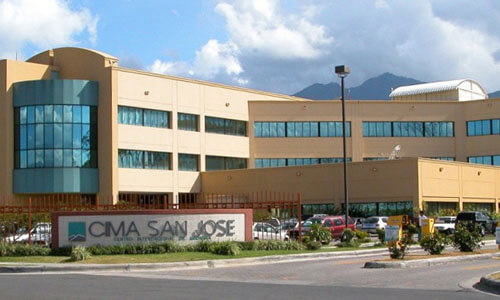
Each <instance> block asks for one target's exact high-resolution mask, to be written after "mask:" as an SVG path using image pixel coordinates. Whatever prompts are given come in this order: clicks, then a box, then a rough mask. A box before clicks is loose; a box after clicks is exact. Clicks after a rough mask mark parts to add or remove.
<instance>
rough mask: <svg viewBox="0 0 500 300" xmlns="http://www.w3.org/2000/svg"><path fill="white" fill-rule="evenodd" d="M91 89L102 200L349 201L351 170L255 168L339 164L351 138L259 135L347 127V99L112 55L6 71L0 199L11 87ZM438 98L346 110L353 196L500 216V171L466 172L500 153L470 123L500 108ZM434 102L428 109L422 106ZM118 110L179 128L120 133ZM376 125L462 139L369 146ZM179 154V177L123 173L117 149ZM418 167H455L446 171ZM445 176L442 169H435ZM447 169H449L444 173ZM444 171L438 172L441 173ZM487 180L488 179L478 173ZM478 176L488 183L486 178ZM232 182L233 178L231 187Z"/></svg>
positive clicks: (9, 145)
mask: <svg viewBox="0 0 500 300" xmlns="http://www.w3.org/2000/svg"><path fill="white" fill-rule="evenodd" d="M51 71H58V72H59V76H60V78H61V79H85V80H92V81H96V82H98V84H99V92H98V97H99V99H98V100H99V105H98V120H97V121H98V131H97V133H98V150H97V151H98V169H99V192H98V193H97V195H98V196H100V197H101V199H107V200H108V201H109V202H111V201H113V202H116V201H117V200H118V195H119V194H120V193H135V194H168V195H171V196H172V201H173V202H174V203H175V202H177V201H178V197H177V196H178V194H180V193H192V194H199V193H203V192H216V193H231V192H248V191H254V192H255V191H266V190H267V191H281V192H297V193H301V194H302V195H303V201H304V203H315V204H320V203H332V202H334V203H337V205H338V204H339V203H341V201H342V197H343V192H342V181H341V180H340V179H341V175H342V170H341V165H338V164H328V165H326V164H325V165H314V166H297V167H284V168H269V169H254V166H255V159H261V158H340V157H342V138H341V137H294V138H291V137H280V138H260V137H255V134H254V122H277V121H280V122H291V121H316V122H320V121H340V120H341V104H340V102H339V101H310V100H306V99H300V98H295V97H290V96H286V95H279V94H273V93H267V92H261V91H255V90H250V89H244V88H239V87H232V86H226V85H222V84H216V83H210V82H203V81H198V80H191V79H185V78H179V77H173V76H168V75H160V74H153V73H148V72H144V71H139V70H131V69H126V68H122V67H119V66H118V59H117V58H116V57H113V56H111V55H109V54H105V53H101V52H98V51H94V50H87V49H80V48H59V49H54V50H49V51H45V52H42V53H40V54H38V55H36V56H34V57H32V58H30V59H29V60H28V61H27V62H18V61H11V60H1V61H0V105H1V106H0V166H2V168H0V196H7V197H13V196H15V197H18V198H23V197H26V196H27V195H13V179H12V177H13V175H12V174H13V170H14V150H13V144H14V128H13V123H14V119H13V115H14V109H13V100H12V99H13V95H12V89H13V88H12V86H13V84H14V83H16V82H21V81H27V80H45V79H50V76H51ZM446 93H455V94H453V95H451V94H449V95H448V94H447V95H443V97H441V98H439V99H434V100H435V101H431V100H429V99H428V98H425V99H413V98H412V99H404V100H401V101H399V100H392V101H355V100H352V101H347V106H346V108H347V110H346V116H347V121H350V122H351V137H348V138H347V153H348V154H347V156H348V157H351V158H352V161H353V162H354V163H352V164H350V166H349V170H350V178H351V180H350V190H351V193H350V195H351V196H350V197H351V200H352V201H353V202H355V203H356V202H358V203H369V202H377V201H385V202H408V201H409V202H412V203H413V204H414V207H422V203H426V202H429V203H430V202H433V203H438V202H443V203H444V202H451V203H457V204H458V205H459V207H460V208H462V207H463V205H464V203H492V204H496V205H495V207H498V205H497V204H498V200H499V190H498V189H499V187H500V182H499V180H500V171H498V170H497V168H495V167H488V166H479V165H469V164H460V163H458V162H466V161H467V159H468V157H470V156H484V155H500V135H488V136H474V137H469V136H467V132H466V122H467V121H469V120H483V119H497V118H498V116H500V100H499V99H487V100H476V101H447V100H443V99H447V98H448V97H451V96H453V97H455V96H456V97H458V96H459V95H458V94H456V93H460V91H459V90H456V91H451V92H446ZM423 100H425V101H423ZM119 106H127V107H135V108H143V109H153V110H160V111H168V112H169V115H170V124H171V126H170V127H169V128H153V127H144V126H136V125H126V124H119V121H118V108H119ZM178 113H189V114H194V115H197V116H198V120H199V124H198V129H199V130H198V131H186V130H180V129H178V128H177V121H178V120H177V116H178ZM206 116H210V117H217V118H223V119H230V120H239V121H243V122H246V127H247V135H246V136H234V135H226V134H215V133H208V132H206V130H205V117H206ZM365 121H420V122H426V121H432V122H436V121H448V122H453V124H454V134H453V136H452V137H364V136H363V130H362V129H363V122H365ZM396 145H400V146H401V152H400V156H401V157H415V159H401V160H395V161H390V162H386V161H382V162H379V161H377V162H375V161H372V162H362V161H363V160H364V159H366V158H379V157H388V156H389V155H390V153H391V151H392V150H393V148H394V147H395V146H396ZM119 149H128V150H142V151H157V152H168V153H170V154H171V169H170V170H153V169H130V168H119V166H118V150H119ZM179 153H183V154H195V155H198V156H199V162H198V165H199V170H198V171H180V170H179V167H178V154H179ZM208 155H210V156H222V157H229V158H244V159H248V164H247V165H248V168H249V169H245V170H231V171H214V172H205V171H206V156H208ZM416 157H453V158H455V160H456V161H457V162H456V163H453V162H438V161H433V160H425V159H416ZM436 168H437V169H436ZM439 169H442V170H441V171H436V170H439ZM436 172H438V173H436ZM479 173H480V174H479ZM478 174H479V175H478ZM228 178H231V180H228Z"/></svg>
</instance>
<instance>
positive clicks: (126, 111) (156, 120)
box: [118, 106, 170, 128]
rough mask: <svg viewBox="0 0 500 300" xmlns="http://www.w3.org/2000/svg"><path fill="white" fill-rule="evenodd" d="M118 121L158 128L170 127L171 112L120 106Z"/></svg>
mask: <svg viewBox="0 0 500 300" xmlns="http://www.w3.org/2000/svg"><path fill="white" fill-rule="evenodd" d="M118 123H120V124H126V125H137V126H146V127H157V128H170V112H168V111H162V110H153V109H143V108H137V107H128V106H118Z"/></svg>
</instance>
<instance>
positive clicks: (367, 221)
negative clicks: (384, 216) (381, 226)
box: [364, 217, 378, 224]
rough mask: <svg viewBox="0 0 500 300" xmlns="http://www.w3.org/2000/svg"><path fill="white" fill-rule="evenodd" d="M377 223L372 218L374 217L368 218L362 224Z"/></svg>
mask: <svg viewBox="0 0 500 300" xmlns="http://www.w3.org/2000/svg"><path fill="white" fill-rule="evenodd" d="M377 222H378V218H374V217H371V218H368V219H366V220H365V222H364V223H372V224H373V223H377Z"/></svg>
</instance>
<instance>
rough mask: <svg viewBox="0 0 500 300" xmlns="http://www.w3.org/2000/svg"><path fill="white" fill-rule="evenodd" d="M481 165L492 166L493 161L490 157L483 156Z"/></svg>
mask: <svg viewBox="0 0 500 300" xmlns="http://www.w3.org/2000/svg"><path fill="white" fill-rule="evenodd" d="M483 164H485V165H492V164H493V160H492V157H491V156H483Z"/></svg>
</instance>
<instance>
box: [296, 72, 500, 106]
mask: <svg viewBox="0 0 500 300" xmlns="http://www.w3.org/2000/svg"><path fill="white" fill-rule="evenodd" d="M419 83H425V82H423V81H419V80H417V79H414V78H409V77H404V76H399V75H394V74H392V73H389V72H385V73H383V74H381V75H379V76H376V77H372V78H369V79H367V80H366V81H364V82H363V83H362V84H360V85H358V86H355V87H350V88H346V89H345V98H346V99H348V100H349V99H355V100H390V97H389V94H390V93H391V91H392V90H393V89H396V88H397V87H400V86H405V85H413V84H419ZM340 89H341V87H340V85H339V84H338V83H336V82H330V83H326V84H321V83H314V84H312V85H310V86H308V87H306V88H304V89H302V90H300V91H298V92H297V93H295V94H293V95H292V96H296V97H301V98H306V99H312V100H333V99H339V98H340ZM488 97H489V98H500V91H496V92H492V93H489V94H488Z"/></svg>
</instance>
